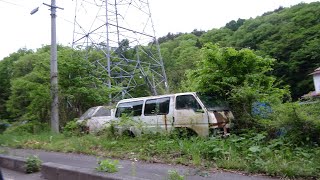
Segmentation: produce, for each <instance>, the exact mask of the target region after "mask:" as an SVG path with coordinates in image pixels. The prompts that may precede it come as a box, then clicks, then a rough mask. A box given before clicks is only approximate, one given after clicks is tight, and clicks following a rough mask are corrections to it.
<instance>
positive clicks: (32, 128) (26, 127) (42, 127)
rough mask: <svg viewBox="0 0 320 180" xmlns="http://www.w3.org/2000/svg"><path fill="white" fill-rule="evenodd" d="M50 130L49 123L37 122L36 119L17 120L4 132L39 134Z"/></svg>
mask: <svg viewBox="0 0 320 180" xmlns="http://www.w3.org/2000/svg"><path fill="white" fill-rule="evenodd" d="M46 131H49V126H48V124H45V123H40V122H35V121H24V122H17V123H14V124H12V126H10V127H8V128H7V129H6V130H5V132H4V133H7V134H15V135H23V134H39V133H41V132H46Z"/></svg>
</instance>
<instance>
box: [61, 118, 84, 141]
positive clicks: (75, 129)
mask: <svg viewBox="0 0 320 180" xmlns="http://www.w3.org/2000/svg"><path fill="white" fill-rule="evenodd" d="M85 124H86V121H83V122H81V123H77V121H76V120H72V121H69V122H68V123H67V124H66V125H65V126H64V127H63V134H64V135H65V136H68V137H69V136H80V135H82V134H84V133H86V131H83V129H84V126H85Z"/></svg>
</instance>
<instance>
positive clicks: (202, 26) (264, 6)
mask: <svg viewBox="0 0 320 180" xmlns="http://www.w3.org/2000/svg"><path fill="white" fill-rule="evenodd" d="M87 1H90V0H87ZM314 1H315V0H149V3H150V9H151V14H152V18H153V22H154V25H155V30H156V35H157V37H161V36H164V35H166V34H167V33H168V32H172V33H177V32H191V31H192V30H193V29H198V30H205V31H207V30H210V29H212V28H220V27H222V26H224V25H225V24H226V23H227V22H229V21H231V20H237V19H238V18H242V19H248V18H250V17H252V18H254V17H256V16H259V15H262V14H263V13H264V12H267V11H272V10H274V9H276V8H278V7H279V6H283V7H290V6H292V5H296V4H298V3H300V2H306V3H310V2H314ZM50 2H51V1H50V0H0V22H1V28H0V40H1V45H0V60H1V59H3V58H4V57H6V56H9V54H11V53H13V52H16V51H17V50H18V49H19V48H24V47H26V48H28V49H36V48H40V47H41V46H42V45H47V44H50V25H51V24H50V11H49V10H48V9H49V8H48V7H46V6H44V5H42V3H47V4H50ZM56 2H57V5H58V6H60V7H63V8H64V10H58V12H57V15H58V18H57V42H58V43H60V44H64V45H70V43H71V42H72V35H73V16H74V14H73V13H74V7H73V6H72V4H73V3H72V0H56ZM38 6H40V9H39V11H38V12H37V13H36V14H34V15H32V16H31V15H30V11H31V10H32V9H34V8H35V7H38Z"/></svg>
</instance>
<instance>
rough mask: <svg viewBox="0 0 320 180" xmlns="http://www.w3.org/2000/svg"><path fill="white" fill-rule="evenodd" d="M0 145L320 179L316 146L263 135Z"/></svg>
mask: <svg viewBox="0 0 320 180" xmlns="http://www.w3.org/2000/svg"><path fill="white" fill-rule="evenodd" d="M0 145H1V146H9V147H14V148H31V149H44V150H50V151H60V152H74V153H85V154H91V155H97V156H107V157H114V158H120V159H138V160H144V161H148V162H163V163H176V164H184V165H193V166H198V167H200V168H212V167H218V168H223V169H232V170H241V171H246V172H249V173H265V174H267V175H272V176H281V177H290V178H293V177H304V178H307V177H309V178H311V177H320V148H319V147H316V146H312V147H308V146H306V147H303V148H302V147H298V146H294V145H292V144H288V143H286V142H285V141H283V140H282V139H275V140H268V139H267V138H266V135H265V134H263V133H260V134H254V133H252V134H245V135H241V136H235V135H232V136H231V137H229V138H227V139H222V138H211V139H205V138H199V137H192V138H184V139H181V138H177V137H172V136H165V135H142V136H140V137H135V138H130V137H112V136H110V135H100V136H94V135H83V136H80V137H76V136H64V135H62V134H60V135H53V134H50V133H48V132H42V133H40V134H22V135H13V134H10V133H9V134H6V133H5V134H3V135H0Z"/></svg>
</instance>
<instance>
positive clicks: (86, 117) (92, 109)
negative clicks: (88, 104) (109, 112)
mask: <svg viewBox="0 0 320 180" xmlns="http://www.w3.org/2000/svg"><path fill="white" fill-rule="evenodd" d="M97 108H99V107H92V108H90V109H88V110H87V111H86V112H85V113H84V114H83V115H82V116H81V117H80V118H79V120H85V119H89V118H91V117H92V115H93V113H94V112H95V111H96V109H97Z"/></svg>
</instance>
